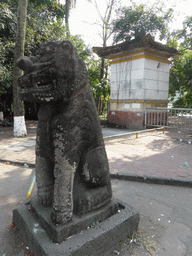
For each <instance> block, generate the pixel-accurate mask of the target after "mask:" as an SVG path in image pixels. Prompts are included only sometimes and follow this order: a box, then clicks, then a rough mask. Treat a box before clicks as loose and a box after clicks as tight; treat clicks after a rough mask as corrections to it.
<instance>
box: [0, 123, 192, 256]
mask: <svg viewBox="0 0 192 256" xmlns="http://www.w3.org/2000/svg"><path fill="white" fill-rule="evenodd" d="M36 127H37V122H34V121H30V122H27V131H28V136H27V137H26V138H14V137H13V128H12V127H5V128H3V127H0V162H7V161H8V162H12V163H18V164H19V165H21V166H15V165H9V164H2V163H0V255H6V256H9V255H15V256H16V255H17V256H24V255H30V252H29V248H28V247H27V245H24V244H23V239H22V237H21V236H20V234H19V232H18V231H17V229H13V228H12V226H11V224H10V223H11V221H12V210H13V209H14V208H15V207H16V206H17V205H18V204H19V203H21V202H23V201H24V200H25V198H26V192H27V191H28V188H29V186H30V183H31V181H32V178H33V175H34V172H33V170H32V169H31V168H26V167H27V166H30V165H31V167H34V164H35V139H36ZM102 130H103V135H104V137H109V136H112V135H118V136H117V137H111V138H105V145H106V151H107V155H108V159H109V165H110V171H111V175H112V176H113V177H115V178H118V179H127V180H137V181H143V182H151V183H164V184H172V185H180V186H189V187H192V158H191V149H192V132H182V131H178V130H166V131H165V133H164V134H163V133H162V131H156V132H147V133H142V134H139V137H138V139H136V136H135V135H132V134H131V135H119V134H122V133H127V132H129V131H128V130H123V129H111V128H106V127H102ZM22 166H23V167H22ZM112 188H113V195H114V197H115V198H118V199H119V200H121V201H123V202H125V203H127V204H130V205H132V206H133V207H135V208H136V209H138V210H139V212H140V215H141V221H140V225H139V226H140V228H139V231H138V233H137V237H136V239H135V240H138V243H135V242H134V243H132V242H131V241H132V240H133V239H131V240H130V241H129V239H128V240H127V241H124V242H123V244H122V245H121V247H122V248H121V252H120V254H119V252H118V251H119V250H120V249H119V248H117V250H116V252H115V253H114V255H117V254H119V255H122V256H128V255H132V256H133V255H135V256H136V255H137V256H138V255H140V256H146V255H149V252H150V250H149V247H150V246H151V248H152V249H153V250H154V249H155V250H158V254H151V255H158V256H172V255H174V256H175V255H179V256H184V255H192V247H191V244H192V232H191V230H192V222H191V219H192V218H191V216H192V210H191V204H189V203H188V202H189V200H191V196H192V194H191V189H190V188H182V187H174V186H172V187H170V186H158V185H153V184H144V183H137V182H134V183H133V182H124V181H119V180H116V179H113V180H112ZM35 193H36V186H35V187H34V190H33V194H35ZM132 245H133V247H132ZM158 248H160V249H158ZM132 249H133V250H134V252H135V253H133V252H132ZM152 249H151V250H152Z"/></svg>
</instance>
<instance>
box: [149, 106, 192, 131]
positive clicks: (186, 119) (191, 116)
mask: <svg viewBox="0 0 192 256" xmlns="http://www.w3.org/2000/svg"><path fill="white" fill-rule="evenodd" d="M145 126H154V127H159V126H165V127H170V128H177V129H185V130H192V108H146V109H145Z"/></svg>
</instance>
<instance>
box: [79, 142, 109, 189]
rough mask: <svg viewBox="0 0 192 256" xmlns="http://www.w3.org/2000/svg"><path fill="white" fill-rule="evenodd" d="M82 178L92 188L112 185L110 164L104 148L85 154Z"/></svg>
mask: <svg viewBox="0 0 192 256" xmlns="http://www.w3.org/2000/svg"><path fill="white" fill-rule="evenodd" d="M82 177H83V179H84V181H85V182H86V183H87V185H88V186H90V187H99V186H105V185H108V184H109V183H110V175H109V164H108V160H107V155H106V151H105V148H104V146H101V147H97V148H94V149H92V150H90V151H88V152H87V153H86V154H85V157H84V163H83V166H82Z"/></svg>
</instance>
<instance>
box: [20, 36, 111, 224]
mask: <svg viewBox="0 0 192 256" xmlns="http://www.w3.org/2000/svg"><path fill="white" fill-rule="evenodd" d="M17 65H18V67H19V68H20V69H22V70H24V71H25V72H24V75H23V76H22V77H20V78H19V79H18V82H19V87H20V89H19V92H20V98H21V99H22V100H24V101H30V102H33V101H35V102H39V103H40V104H41V106H40V109H39V112H38V128H37V141H36V180H37V188H38V192H37V194H38V199H39V201H40V203H41V204H42V205H43V206H45V207H48V206H50V207H52V212H51V219H52V221H53V222H54V223H55V224H64V223H66V222H68V221H69V220H71V218H72V215H73V213H75V214H78V215H84V214H86V213H88V212H91V211H93V210H96V209H99V208H100V207H101V206H103V205H106V204H107V203H109V202H110V201H111V197H112V191H111V182H110V175H109V166H108V160H107V155H106V151H105V146H104V142H103V136H102V132H101V128H100V123H99V119H98V115H97V110H96V107H95V102H94V98H93V95H92V91H91V88H90V85H89V81H88V74H87V69H86V66H85V64H84V62H83V60H82V59H81V58H80V57H79V55H78V53H77V51H76V49H75V48H74V46H73V44H72V43H71V42H70V41H68V40H65V41H62V42H61V41H58V42H49V43H46V44H44V45H42V47H41V48H40V49H39V50H38V51H37V52H36V56H31V57H26V56H24V57H21V58H19V59H18V61H17Z"/></svg>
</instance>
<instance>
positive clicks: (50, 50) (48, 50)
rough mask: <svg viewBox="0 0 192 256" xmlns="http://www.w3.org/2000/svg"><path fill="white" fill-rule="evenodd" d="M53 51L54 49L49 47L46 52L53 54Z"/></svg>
mask: <svg viewBox="0 0 192 256" xmlns="http://www.w3.org/2000/svg"><path fill="white" fill-rule="evenodd" d="M52 50H53V48H52V47H51V46H47V47H46V48H45V51H46V52H47V53H50V52H52Z"/></svg>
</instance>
